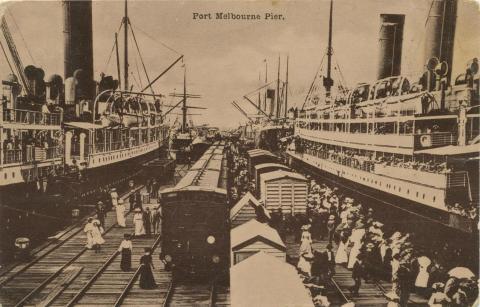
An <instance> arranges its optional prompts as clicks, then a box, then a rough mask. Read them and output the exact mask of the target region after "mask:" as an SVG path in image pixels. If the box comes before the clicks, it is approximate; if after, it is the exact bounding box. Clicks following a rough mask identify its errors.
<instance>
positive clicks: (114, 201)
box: [110, 188, 118, 207]
mask: <svg viewBox="0 0 480 307" xmlns="http://www.w3.org/2000/svg"><path fill="white" fill-rule="evenodd" d="M110 197H111V198H112V206H114V207H115V206H116V205H117V203H118V193H117V189H115V188H113V189H112V190H111V191H110Z"/></svg>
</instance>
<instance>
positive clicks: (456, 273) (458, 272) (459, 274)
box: [448, 267, 475, 279]
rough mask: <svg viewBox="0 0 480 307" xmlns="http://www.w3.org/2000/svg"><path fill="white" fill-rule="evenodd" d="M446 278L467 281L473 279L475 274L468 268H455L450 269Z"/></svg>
mask: <svg viewBox="0 0 480 307" xmlns="http://www.w3.org/2000/svg"><path fill="white" fill-rule="evenodd" d="M448 276H450V277H455V278H458V279H462V278H466V279H469V278H473V277H475V274H473V272H472V271H471V270H470V269H468V268H465V267H456V268H453V269H451V270H450V271H449V272H448Z"/></svg>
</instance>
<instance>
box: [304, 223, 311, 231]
mask: <svg viewBox="0 0 480 307" xmlns="http://www.w3.org/2000/svg"><path fill="white" fill-rule="evenodd" d="M311 226H312V225H310V224H305V225H303V226H302V230H309V229H310V227H311Z"/></svg>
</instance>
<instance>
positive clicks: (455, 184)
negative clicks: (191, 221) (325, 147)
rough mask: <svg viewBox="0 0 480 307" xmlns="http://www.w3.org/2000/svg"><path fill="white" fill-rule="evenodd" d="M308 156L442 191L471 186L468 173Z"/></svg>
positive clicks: (316, 154)
mask: <svg viewBox="0 0 480 307" xmlns="http://www.w3.org/2000/svg"><path fill="white" fill-rule="evenodd" d="M305 153H306V154H308V155H311V156H313V157H317V158H320V159H324V160H328V161H330V162H334V163H336V164H340V165H344V166H348V167H351V168H356V169H359V170H362V171H365V172H369V173H373V174H376V175H381V176H387V177H391V178H395V179H400V180H405V181H410V182H417V183H421V184H425V185H430V186H435V187H438V188H442V189H451V188H460V187H461V188H467V187H468V186H469V181H468V173H467V172H466V171H447V170H445V171H442V172H433V171H427V170H422V169H414V168H406V167H401V166H392V165H386V164H384V163H378V162H374V161H368V160H365V161H363V163H361V162H360V161H358V160H356V159H355V158H353V157H348V156H345V157H340V156H333V154H332V153H329V152H315V151H314V150H312V149H306V151H305Z"/></svg>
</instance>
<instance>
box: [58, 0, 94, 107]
mask: <svg viewBox="0 0 480 307" xmlns="http://www.w3.org/2000/svg"><path fill="white" fill-rule="evenodd" d="M62 3H63V16H64V24H63V33H64V39H65V55H64V56H65V76H64V77H65V79H67V78H69V77H72V76H73V75H74V72H75V71H77V70H81V71H82V72H83V74H84V75H83V77H84V80H82V81H83V82H82V83H84V84H81V83H80V82H79V83H78V90H79V91H80V92H81V93H83V95H84V97H79V98H90V99H92V98H93V97H92V96H93V89H94V88H93V38H92V36H93V35H92V1H91V0H82V1H76V0H64V1H62Z"/></svg>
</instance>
